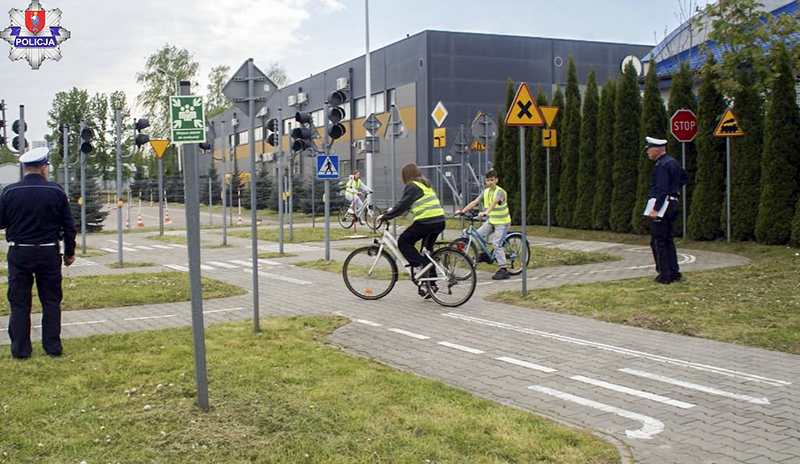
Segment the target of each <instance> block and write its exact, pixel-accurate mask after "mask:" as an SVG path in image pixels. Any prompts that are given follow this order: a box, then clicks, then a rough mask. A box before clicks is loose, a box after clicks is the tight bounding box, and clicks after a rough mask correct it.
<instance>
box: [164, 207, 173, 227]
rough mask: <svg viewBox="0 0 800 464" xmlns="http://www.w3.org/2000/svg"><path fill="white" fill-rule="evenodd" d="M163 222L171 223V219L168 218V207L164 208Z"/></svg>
mask: <svg viewBox="0 0 800 464" xmlns="http://www.w3.org/2000/svg"><path fill="white" fill-rule="evenodd" d="M164 224H172V219H170V218H169V208H164Z"/></svg>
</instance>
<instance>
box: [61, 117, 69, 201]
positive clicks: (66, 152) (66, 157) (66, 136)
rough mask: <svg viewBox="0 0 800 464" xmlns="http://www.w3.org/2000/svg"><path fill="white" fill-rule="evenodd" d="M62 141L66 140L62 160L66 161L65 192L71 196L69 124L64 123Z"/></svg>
mask: <svg viewBox="0 0 800 464" xmlns="http://www.w3.org/2000/svg"><path fill="white" fill-rule="evenodd" d="M62 141H63V142H64V159H63V160H61V161H63V162H64V193H66V194H67V198H69V125H68V124H64V136H63V137H62Z"/></svg>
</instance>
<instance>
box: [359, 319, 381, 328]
mask: <svg viewBox="0 0 800 464" xmlns="http://www.w3.org/2000/svg"><path fill="white" fill-rule="evenodd" d="M356 322H358V323H359V324H364V325H369V326H372V327H381V326H382V325H383V324H378V323H377V322H372V321H368V320H366V319H357V320H356Z"/></svg>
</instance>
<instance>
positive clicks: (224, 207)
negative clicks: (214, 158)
mask: <svg viewBox="0 0 800 464" xmlns="http://www.w3.org/2000/svg"><path fill="white" fill-rule="evenodd" d="M220 125H221V126H222V246H226V245H227V244H228V211H227V209H228V207H227V205H226V203H227V198H226V197H227V195H226V193H227V192H226V191H225V182H227V180H228V161H227V160H228V154H227V153H226V152H227V150H228V148H227V145H228V136H227V135H225V121H222V122H221V123H220Z"/></svg>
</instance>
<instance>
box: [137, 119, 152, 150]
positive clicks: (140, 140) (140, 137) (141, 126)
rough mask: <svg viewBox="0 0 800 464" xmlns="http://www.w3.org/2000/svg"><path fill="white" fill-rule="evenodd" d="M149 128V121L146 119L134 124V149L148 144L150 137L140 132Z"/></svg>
mask: <svg viewBox="0 0 800 464" xmlns="http://www.w3.org/2000/svg"><path fill="white" fill-rule="evenodd" d="M148 127H150V121H148V120H147V119H144V118H141V119H139V120H138V121H136V123H134V125H133V128H134V129H135V130H136V132H137V134H136V137H135V138H134V143H136V148H139V147H141V146H142V145H144V144H146V143H149V142H150V136H149V135H147V134H142V131H143V130H145V129H147V128H148Z"/></svg>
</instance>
